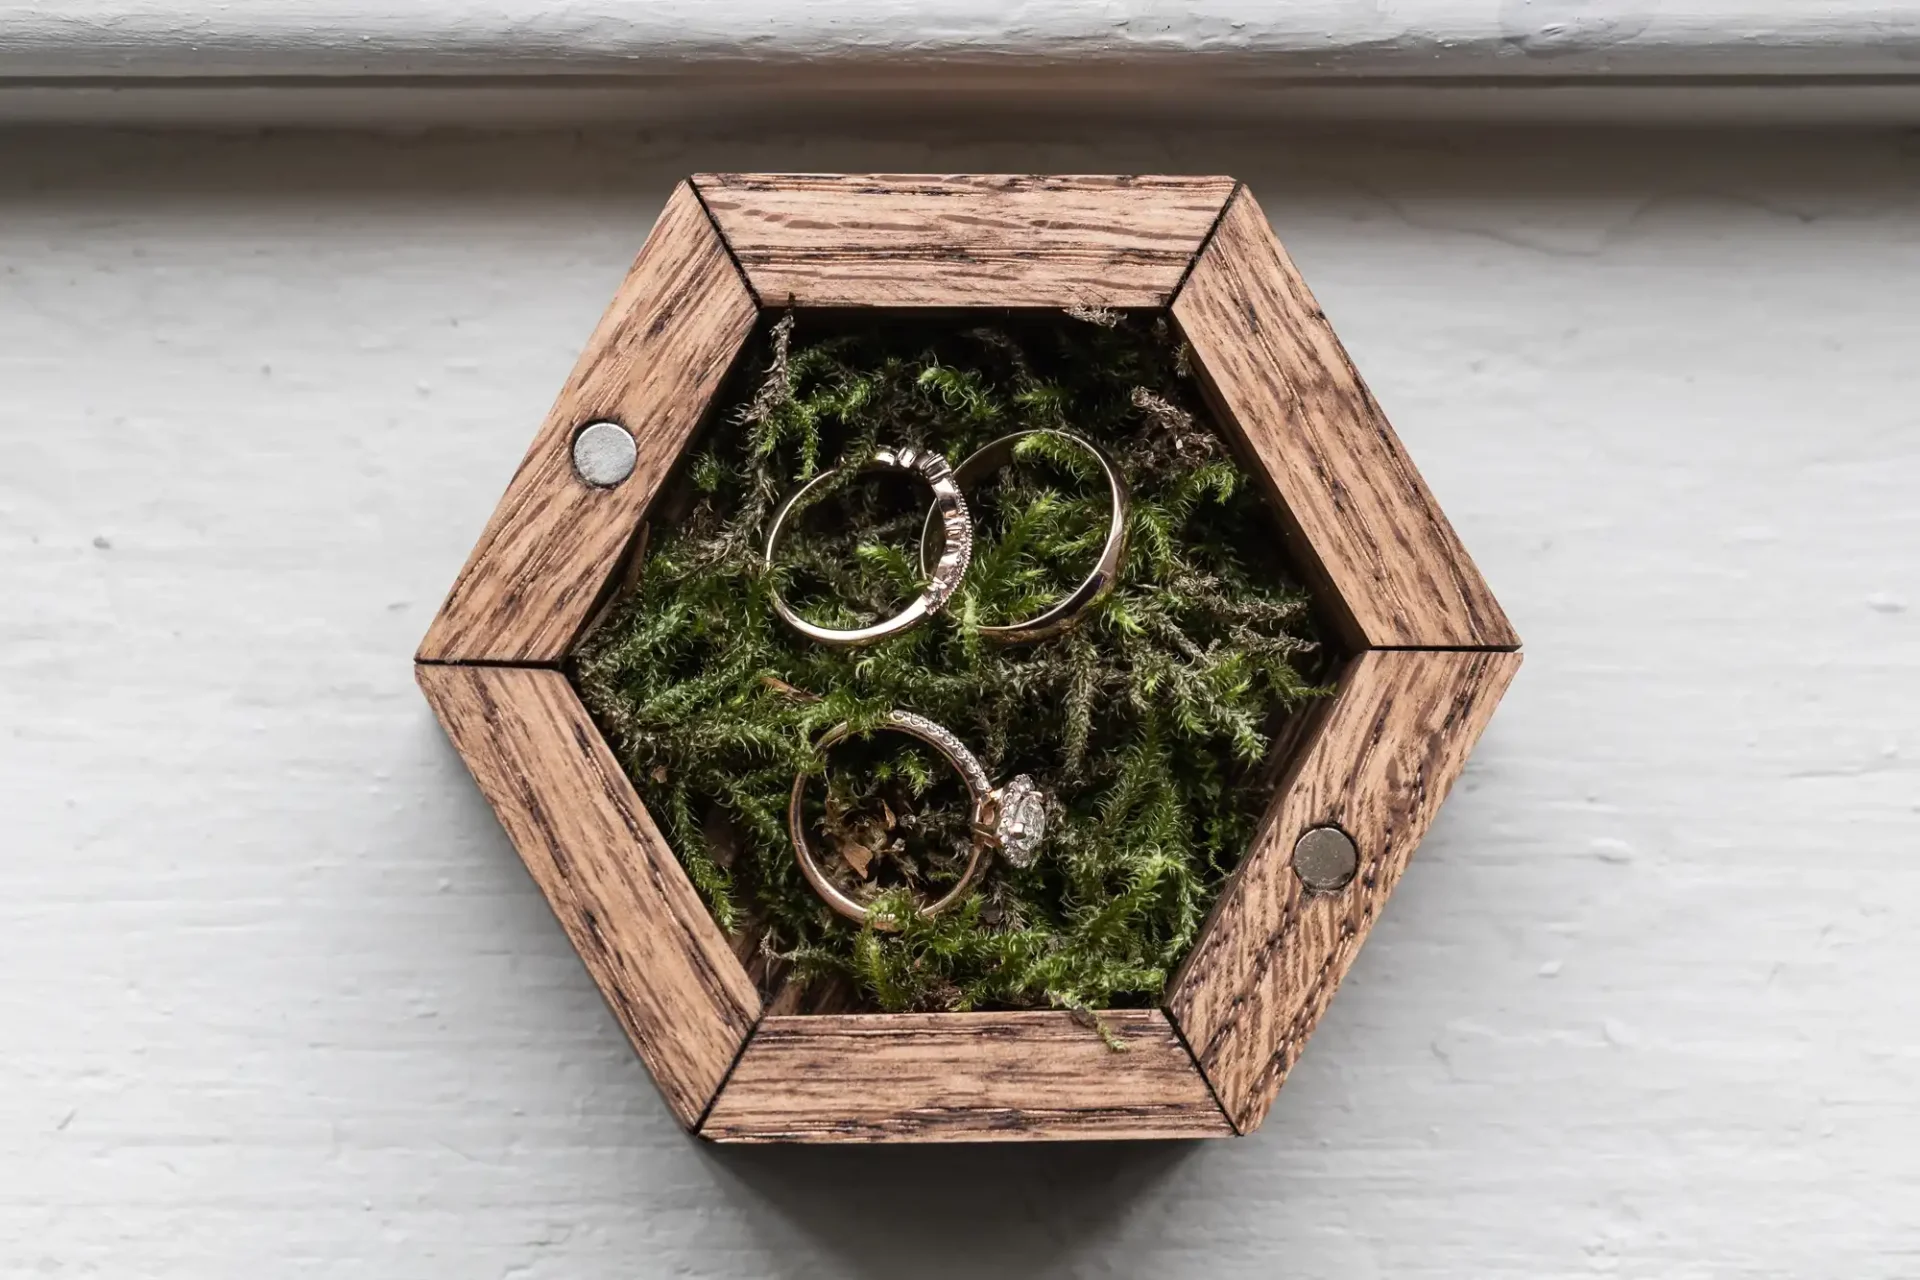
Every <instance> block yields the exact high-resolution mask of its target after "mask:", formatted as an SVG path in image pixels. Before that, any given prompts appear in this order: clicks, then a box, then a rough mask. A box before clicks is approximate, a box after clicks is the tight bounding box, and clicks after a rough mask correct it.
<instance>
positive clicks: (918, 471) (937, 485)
mask: <svg viewBox="0 0 1920 1280" xmlns="http://www.w3.org/2000/svg"><path fill="white" fill-rule="evenodd" d="M867 466H868V467H869V468H871V469H875V470H881V471H904V472H906V473H908V474H909V475H915V476H918V477H919V478H920V479H922V480H924V481H926V483H927V487H928V488H930V489H932V490H933V510H932V511H931V512H929V514H928V519H930V520H937V521H938V522H939V528H940V531H941V533H942V535H943V537H944V541H943V543H942V546H941V551H940V558H939V559H938V560H937V561H935V562H934V563H933V564H932V566H931V567H929V566H928V565H927V564H926V560H925V557H922V560H921V569H922V572H923V573H925V574H926V576H927V585H926V586H925V587H924V588H923V589H922V590H921V592H920V594H919V596H917V597H916V598H915V599H914V601H913V603H912V604H910V605H908V606H907V607H906V608H905V609H902V610H901V611H900V612H899V613H897V614H895V615H894V616H893V617H891V618H887V619H885V620H883V621H880V622H876V623H874V624H873V625H872V626H868V627H822V626H819V625H817V624H815V623H811V622H808V621H807V620H806V619H805V618H803V617H801V616H800V615H799V614H797V613H795V612H794V611H793V609H792V607H791V606H789V605H788V604H787V602H786V601H785V600H784V599H783V598H782V597H781V595H780V592H779V591H778V590H777V589H776V590H775V591H774V592H773V611H774V612H775V613H777V614H779V615H780V618H781V620H782V621H784V622H785V623H786V624H787V625H788V626H790V627H792V628H793V629H794V630H795V631H798V632H799V633H800V634H801V635H803V636H805V637H807V638H808V639H809V640H817V641H819V642H820V643H821V644H826V645H833V646H835V647H837V648H842V649H852V648H858V647H859V646H861V645H868V644H877V643H878V642H880V641H882V640H886V639H890V638H891V637H893V636H897V635H902V634H904V633H906V632H908V631H911V630H913V629H914V628H915V627H917V626H919V625H920V624H921V623H923V622H925V621H926V620H927V619H928V618H931V617H932V616H933V615H934V614H936V613H939V612H940V611H941V610H942V609H944V608H946V607H947V601H948V600H950V599H952V597H953V593H954V591H955V590H956V589H957V588H958V587H959V586H960V579H962V578H963V577H965V576H966V573H967V562H968V561H969V560H971V559H972V558H973V522H972V520H971V518H970V517H969V516H968V514H967V500H966V499H965V498H964V497H962V496H961V495H960V487H959V485H958V484H957V483H955V481H954V475H953V466H952V464H950V463H949V462H948V461H947V460H946V459H945V458H944V457H942V456H941V455H939V454H937V453H935V452H933V451H932V450H930V449H915V448H913V447H911V446H909V447H907V448H903V449H882V450H881V451H880V452H878V453H876V454H874V455H873V457H872V458H870V459H869V460H868V462H867ZM840 472H841V468H840V467H832V468H829V469H828V470H826V471H822V472H821V473H820V474H819V475H817V476H815V477H814V478H813V479H811V480H809V481H807V482H806V483H805V484H803V485H801V486H800V487H799V488H798V489H795V490H794V491H793V492H792V493H790V494H788V495H787V499H786V501H785V502H782V503H781V504H780V508H779V510H777V511H775V512H774V513H773V524H772V525H771V526H770V527H769V528H768V529H767V550H766V567H767V570H768V571H769V572H771V571H772V569H773V564H774V552H775V551H776V550H778V549H779V546H780V535H781V534H782V533H783V532H785V530H786V526H787V521H788V519H789V518H790V517H791V516H792V515H793V514H794V513H795V511H797V510H798V509H799V507H800V505H801V504H802V503H803V502H804V501H805V500H806V497H807V495H808V494H810V493H812V492H814V491H815V490H816V489H818V488H819V487H820V486H821V485H824V484H826V483H827V482H828V481H830V480H832V479H833V478H834V477H835V476H837V475H839V474H840Z"/></svg>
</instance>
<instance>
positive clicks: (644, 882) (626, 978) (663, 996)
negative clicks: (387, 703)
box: [414, 663, 762, 1130]
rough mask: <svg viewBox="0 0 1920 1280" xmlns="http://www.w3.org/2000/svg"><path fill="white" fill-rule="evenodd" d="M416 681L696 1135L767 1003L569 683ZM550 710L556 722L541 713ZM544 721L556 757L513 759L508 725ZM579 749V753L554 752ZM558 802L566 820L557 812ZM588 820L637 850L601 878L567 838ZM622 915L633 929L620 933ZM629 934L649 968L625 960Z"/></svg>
mask: <svg viewBox="0 0 1920 1280" xmlns="http://www.w3.org/2000/svg"><path fill="white" fill-rule="evenodd" d="M414 677H415V680H416V682H417V683H418V684H419V686H420V690H421V693H422V694H423V695H424V696H425V697H426V700H427V703H428V705H429V706H430V707H431V708H432V710H433V713H434V716H435V718H436V719H437V720H438V721H439V722H440V725H441V728H442V730H443V731H444V732H445V733H446V735H447V738H448V741H449V742H450V744H451V745H452V746H453V749H454V751H455V753H456V754H457V755H459V757H460V760H461V763H462V764H463V765H465V766H466V768H467V770H468V772H469V773H470V774H472V776H473V779H474V782H475V784H476V786H478V788H479V789H480V792H481V794H482V796H483V797H484V798H485V799H486V801H487V803H488V806H489V807H490V808H491V809H492V810H493V812H494V814H495V817H496V819H497V820H498V821H499V822H500V824H501V826H502V828H503V829H504V830H505V832H506V834H507V837H508V839H509V840H510V842H511V843H512V844H513V846H514V849H515V852H516V853H518V854H519V856H520V859H521V861H522V862H523V863H524V864H525V866H526V868H527V871H528V873H529V875H530V876H531V877H532V878H533V881H534V883H535V885H536V886H537V887H538V888H539V889H540V890H541V893H542V896H544V897H545V898H546V900H547V904H548V906H549V908H550V909H551V910H552V911H553V913H554V915H555V917H556V919H557V920H558V921H559V923H560V925H561V926H562V928H563V929H564V931H565V932H566V934H567V938H568V942H569V945H570V946H571V948H572V950H573V951H574V953H575V954H576V955H577V956H578V957H579V959H580V961H581V963H582V965H583V966H584V967H585V968H586V970H587V972H588V975H589V976H590V977H591V978H592V979H593V982H594V985H595V986H596V987H598V988H599V990H600V993H601V996H602V997H603V999H605V1001H606V1003H607V1007H608V1009H609V1010H610V1011H611V1012H612V1013H613V1015H614V1019H615V1021H616V1022H618V1023H619V1024H620V1026H621V1029H622V1030H623V1031H624V1032H625V1033H626V1035H627V1039H628V1042H629V1043H630V1044H631V1045H632V1046H633V1048H634V1050H635V1052H636V1053H637V1054H638V1055H639V1057H640V1059H641V1061H642V1063H643V1064H644V1065H645V1066H646V1068H647V1073H648V1075H649V1076H650V1077H651V1078H652V1079H653V1081H654V1084H655V1087H656V1088H657V1089H658V1090H659V1091H660V1095H661V1097H662V1099H663V1100H664V1101H665V1102H666V1104H667V1107H668V1109H669V1110H670V1111H671V1112H672V1113H673V1115H674V1116H675V1118H676V1119H678V1120H679V1122H680V1123H681V1125H682V1126H683V1127H685V1128H687V1129H689V1130H693V1129H695V1128H696V1127H697V1126H698V1125H699V1123H700V1121H701V1120H702V1119H703V1118H704V1117H705V1115H706V1113H707V1110H708V1108H709V1107H710V1106H711V1105H712V1102H713V1099H714V1097H716V1096H717V1095H718V1093H719V1091H720V1088H721V1086H722V1085H723V1084H724V1083H725V1080H726V1077H727V1075H728V1073H730V1072H731V1071H732V1069H733V1066H734V1064H735V1063H736V1062H737V1061H738V1059H739V1055H740V1052H741V1050H742V1049H744V1048H745V1046H746V1043H747V1041H748V1040H749V1039H750V1038H751V1036H752V1034H753V1030H754V1027H755V1026H756V1025H758V1023H759V1020H760V1016H761V1013H762V1005H761V998H760V993H759V990H758V988H757V987H755V985H754V983H753V981H752V979H751V978H750V977H749V976H748V975H747V972H746V970H745V968H744V967H743V966H742V965H741V964H740V961H739V959H738V957H736V956H735V955H734V952H733V949H732V948H731V946H729V945H728V942H727V938H726V936H725V934H724V933H722V932H721V930H720V927H719V925H718V923H716V922H715V921H714V919H713V916H712V914H711V913H710V912H709V911H708V910H707V906H706V904H705V902H703V901H702V900H701V899H700V897H699V894H698V892H697V890H695V888H694V886H693V883H692V881H691V880H690V879H689V878H688V877H687V874H686V871H685V870H684V868H682V867H681V865H680V862H679V859H678V857H677V856H675V854H674V853H673V851H672V849H671V848H670V847H669V846H668V845H667V843H666V840H665V838H664V837H663V836H662V835H661V834H660V832H659V830H658V828H656V827H655V826H654V824H653V820H652V818H651V816H650V815H649V814H648V813H647V810H646V806H645V804H644V802H642V801H641V799H640V797H639V794H638V793H637V792H636V791H635V790H634V788H633V784H632V782H631V781H630V780H629V779H628V778H627V776H626V772H625V771H624V770H623V769H621V767H620V765H619V762H618V761H617V760H616V759H615V758H614V757H613V753H612V750H611V748H610V747H608V745H607V743H606V740H605V737H604V735H603V734H602V733H601V732H600V730H599V727H598V726H597V725H595V724H594V723H593V721H592V719H591V717H590V716H588V714H587V711H586V708H585V707H584V705H582V704H581V703H580V701H579V697H578V694H577V693H576V692H575V690H574V689H573V685H572V682H571V681H570V680H568V679H567V677H566V676H565V675H564V674H563V673H561V672H559V671H555V670H553V669H552V668H549V667H507V666H502V665H499V664H479V663H416V664H414ZM529 681H530V682H531V685H530V686H529V687H526V688H516V687H515V686H517V685H522V684H525V683H527V682H529ZM461 682H465V684H466V686H467V687H466V688H465V689H462V688H460V687H459V685H460V683H461ZM482 686H486V687H485V688H483V687H482ZM469 694H471V695H474V696H473V697H472V698H471V700H470V705H463V703H468V701H469V700H468V698H467V695H469ZM542 698H557V700H558V706H557V708H556V707H553V706H548V707H544V708H542V707H538V706H534V705H531V704H534V703H537V702H539V701H540V699H542ZM543 711H557V715H555V716H547V717H545V719H547V720H548V721H549V723H547V724H546V725H545V727H546V728H548V729H549V730H551V733H550V735H549V738H550V740H549V741H547V742H546V743H545V744H544V746H545V747H546V748H548V749H536V750H532V751H529V752H527V753H526V754H525V755H524V756H522V757H521V758H519V759H516V758H515V756H516V755H517V754H519V753H516V752H515V751H514V750H513V749H512V748H511V746H509V745H508V744H507V743H506V741H505V740H506V739H507V738H508V737H509V736H513V735H512V730H511V729H510V728H508V727H507V726H505V725H504V724H503V723H502V722H503V721H504V720H505V719H506V718H508V716H509V715H518V716H522V717H528V718H531V717H536V716H541V714H542V712H543ZM528 736H531V735H530V734H529V735H528ZM569 742H570V743H571V744H573V746H574V747H575V748H576V750H575V751H567V750H565V749H561V750H554V749H551V748H552V747H553V746H554V745H555V744H556V743H560V744H564V743H569ZM525 745H531V746H534V747H536V748H537V747H539V746H541V744H540V743H537V742H534V743H527V744H525ZM583 765H584V766H585V767H582V766H583ZM543 793H544V794H543ZM556 801H557V802H558V804H559V807H560V810H561V814H560V815H558V816H556V814H554V813H552V812H549V811H548V809H549V806H550V804H551V803H552V802H556ZM581 807H588V808H592V807H598V808H599V809H600V812H599V814H597V815H596V816H597V817H598V818H599V819H600V820H601V821H602V822H604V823H605V824H606V825H607V826H608V827H610V828H611V829H613V830H614V831H615V832H619V833H623V835H624V838H625V839H626V840H628V841H630V842H631V843H630V846H629V848H628V850H627V851H626V852H624V853H622V852H620V851H617V850H614V851H610V856H609V857H607V858H605V859H602V860H601V861H600V862H599V863H598V864H593V863H592V862H591V860H592V859H593V856H594V855H593V852H592V851H591V850H583V849H582V848H580V847H578V845H577V844H574V843H573V842H572V841H570V840H569V838H568V835H569V833H568V832H567V831H566V827H565V817H566V816H567V811H568V810H573V811H574V813H576V814H577V812H578V810H579V808H581ZM572 834H576V835H577V833H572ZM596 882H597V883H596ZM596 890H599V891H600V892H596ZM622 910H625V911H628V912H630V913H632V915H633V916H634V917H635V918H633V919H630V920H625V921H622V920H619V919H616V918H615V916H616V915H618V914H619V913H620V912H621V911H622ZM636 930H638V932H637V933H636V932H635V931H636ZM623 934H624V935H626V937H625V940H626V941H627V942H628V943H629V944H632V943H635V942H638V943H639V948H638V949H639V950H640V951H642V952H650V954H645V955H640V956H636V955H633V954H626V953H620V952H617V951H616V949H615V948H616V943H617V941H618V940H619V939H620V938H621V935H623ZM669 987H671V988H672V989H671V990H669V989H668V988H669ZM693 1022H697V1023H698V1024H700V1032H701V1034H700V1035H699V1036H693V1035H690V1034H689V1032H688V1027H689V1024H690V1023H693ZM699 1040H704V1041H705V1045H704V1049H702V1048H699V1047H696V1046H695V1044H694V1043H693V1042H696V1041H699Z"/></svg>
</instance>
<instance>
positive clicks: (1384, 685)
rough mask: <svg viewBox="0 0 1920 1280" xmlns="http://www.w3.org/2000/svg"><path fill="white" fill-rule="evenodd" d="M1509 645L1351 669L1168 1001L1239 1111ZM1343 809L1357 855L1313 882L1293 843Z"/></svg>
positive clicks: (1393, 859)
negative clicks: (1344, 874) (1352, 872)
mask: <svg viewBox="0 0 1920 1280" xmlns="http://www.w3.org/2000/svg"><path fill="white" fill-rule="evenodd" d="M1519 667H1520V655H1519V654H1518V653H1511V652H1486V651H1482V652H1470V651H1456V652H1418V651H1406V650H1376V651H1372V652H1368V653H1363V654H1361V655H1360V656H1359V657H1357V658H1355V659H1354V660H1353V661H1352V662H1351V663H1350V664H1349V665H1348V667H1347V670H1346V671H1345V672H1343V673H1342V675H1341V679H1340V683H1339V690H1338V692H1337V693H1336V694H1335V695H1334V698H1333V700H1332V705H1331V706H1329V707H1326V708H1324V709H1323V711H1322V712H1321V715H1320V718H1319V720H1318V723H1317V724H1316V726H1315V728H1314V731H1313V732H1312V734H1311V736H1310V737H1309V738H1308V740H1307V742H1306V744H1305V747H1304V749H1303V750H1302V751H1301V753H1300V754H1299V756H1298V757H1297V759H1296V763H1295V764H1294V765H1293V767H1292V768H1291V769H1290V770H1289V774H1288V777H1287V779H1286V780H1285V782H1283V784H1282V788H1281V791H1280V792H1279V795H1278V797H1277V799H1276V800H1275V802H1274V807H1273V808H1272V809H1271V810H1270V811H1269V812H1268V814H1267V816H1266V819H1265V820H1264V821H1263V822H1262V824H1261V830H1260V834H1259V836H1258V837H1257V838H1256V839H1255V841H1254V845H1253V847H1252V848H1251V849H1250V850H1249V851H1248V852H1247V856H1246V859H1245V861H1243V862H1242V863H1241V866H1240V870H1239V871H1238V872H1237V873H1236V875H1235V877H1234V879H1233V881H1232V882H1231V883H1230V884H1229V885H1228V887H1227V889H1226V892H1225V893H1223V894H1222V895H1221V898H1220V901H1219V903H1218V904H1217V905H1216V906H1215V908H1214V912H1213V915H1212V917H1211V918H1210V919H1209V921H1208V923H1207V926H1206V928H1205V929H1204V930H1202V932H1201V937H1200V941H1199V942H1198V943H1196V944H1195V946H1194V949H1193V952H1192V953H1191V954H1190V955H1189V956H1188V957H1187V962H1186V964H1185V965H1184V966H1183V967H1182V970H1181V972H1180V974H1179V975H1178V976H1177V977H1176V978H1175V980H1174V982H1173V985H1172V988H1171V990H1170V996H1169V1000H1168V1008H1169V1011H1170V1012H1171V1013H1172V1015H1173V1018H1174V1021H1175V1022H1176V1023H1177V1024H1178V1025H1179V1027H1180V1029H1181V1031H1182V1032H1183V1033H1184V1034H1185V1036H1186V1038H1187V1043H1188V1044H1190V1045H1192V1046H1193V1052H1194V1055H1195V1056H1196V1057H1197V1058H1198V1060H1199V1062H1200V1065H1201V1068H1202V1069H1203V1070H1204V1071H1205V1072H1206V1075H1207V1079H1208V1080H1209V1081H1211V1082H1212V1084H1213V1087H1214V1090H1215V1092H1216V1093H1217V1094H1218V1095H1219V1098H1220V1103H1221V1105H1222V1106H1223V1107H1225V1108H1226V1111H1227V1115H1228V1116H1229V1117H1230V1118H1231V1119H1232V1121H1233V1123H1234V1125H1235V1127H1236V1128H1238V1129H1239V1130H1240V1131H1241V1132H1242V1133H1245V1132H1248V1131H1250V1130H1252V1129H1253V1128H1255V1127H1256V1126H1258V1125H1259V1123H1260V1121H1261V1120H1262V1119H1263V1118H1264V1117H1265V1116H1266V1113H1267V1109H1268V1108H1269V1107H1270V1106H1271V1105H1272V1104H1273V1098H1274V1095H1275V1094H1276V1093H1277V1092H1278V1091H1279V1089H1280V1085H1281V1082H1282V1081H1283V1080H1284V1079H1285V1077H1286V1074H1287V1072H1288V1071H1289V1070H1290V1069H1291V1068H1292V1066H1293V1064H1294V1062H1295V1061H1296V1060H1297V1059H1298V1057H1299V1055H1300V1050H1301V1047H1302V1046H1303V1045H1304V1044H1305V1043H1306V1039H1307V1036H1308V1035H1309V1034H1310V1033H1311V1032H1312V1030H1313V1027H1314V1024H1315V1023H1316V1022H1318V1021H1319V1019H1320V1015H1321V1014H1322V1013H1324V1012H1325V1011H1326V1008H1327V1004H1328V1002H1329V1001H1331V1000H1332V999H1333V993H1334V990H1335V988H1337V987H1338V986H1339V984H1340V979H1341V978H1342V977H1344V976H1345V974H1346V972H1347V969H1348V967H1349V966H1350V965H1352V963H1353V958H1354V956H1355V955H1356V954H1358V952H1359V950H1360V944H1361V943H1362V942H1363V941H1365V939H1366V935H1367V930H1368V929H1370V928H1371V927H1372V925H1373V922H1374V920H1375V918H1376V917H1377V916H1378V915H1379V913H1380V910H1381V908H1382V907H1383V906H1384V905H1385V904H1386V900H1387V895H1388V894H1390V893H1391V892H1393V887H1394V885H1395V884H1396V883H1398V881H1399V879H1400V874H1401V872H1403V871H1404V870H1406V866H1407V860H1408V859H1409V858H1410V857H1412V855H1413V851H1414V848H1415V847H1416V846H1417V845H1418V844H1419V843H1420V838H1421V836H1423V835H1424V834H1425V833H1426V830H1427V826H1428V824H1429V823H1431V822H1432V821H1433V816H1434V814H1435V813H1437V812H1438V811H1439V808H1440V804H1441V802H1442V801H1443V800H1444V799H1446V795H1447V790H1448V788H1449V787H1451V786H1452V785H1453V781H1454V779H1455V778H1457V777H1458V776H1459V775H1460V771H1461V769H1462V768H1464V767H1465V765H1466V762H1467V755H1468V753H1469V752H1471V751H1472V750H1473V745H1474V743H1475V742H1476V741H1478V739H1479V737H1480V732H1481V730H1483V729H1484V728H1485V727H1486V724H1487V721H1488V719H1489V718H1491V717H1492V715H1493V710H1494V707H1495V706H1497V705H1498V704H1499V701H1500V697H1501V695H1502V694H1503V693H1505V692H1506V688H1507V685H1508V683H1509V682H1511V681H1512V679H1513V676H1514V673H1515V672H1516V671H1518V670H1519ZM1326 824H1332V825H1336V826H1338V827H1340V828H1341V829H1342V830H1344V831H1345V832H1346V833H1347V834H1348V835H1350V836H1352V837H1353V839H1354V842H1355V844H1356V845H1357V846H1358V847H1359V851H1360V870H1359V873H1358V874H1357V875H1356V876H1355V877H1354V879H1353V881H1352V883H1351V884H1349V885H1348V886H1347V887H1346V888H1345V889H1342V890H1339V891H1338V892H1333V893H1308V892H1306V891H1305V890H1304V889H1303V887H1302V885H1301V883H1300V879H1299V877H1298V876H1296V875H1295V874H1294V872H1293V865H1292V855H1293V846H1294V842H1295V841H1296V840H1297V839H1299V837H1300V835H1301V833H1303V832H1304V831H1306V830H1307V829H1309V828H1311V827H1316V826H1322V825H1326Z"/></svg>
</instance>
